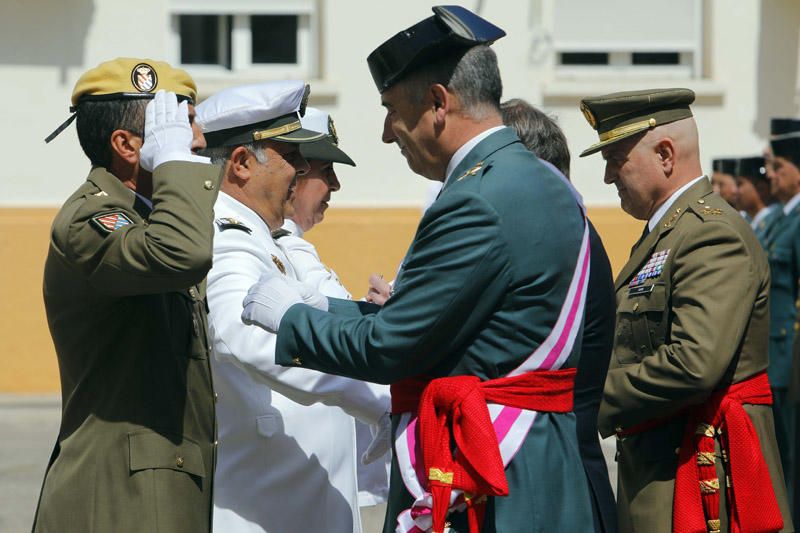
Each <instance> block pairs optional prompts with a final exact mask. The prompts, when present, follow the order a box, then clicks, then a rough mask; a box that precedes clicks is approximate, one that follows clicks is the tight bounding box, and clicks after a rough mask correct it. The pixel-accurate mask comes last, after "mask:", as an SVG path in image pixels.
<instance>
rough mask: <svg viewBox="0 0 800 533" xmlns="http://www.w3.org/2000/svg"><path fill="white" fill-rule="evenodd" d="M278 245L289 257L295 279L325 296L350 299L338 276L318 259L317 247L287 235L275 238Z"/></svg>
mask: <svg viewBox="0 0 800 533" xmlns="http://www.w3.org/2000/svg"><path fill="white" fill-rule="evenodd" d="M277 244H278V246H279V247H280V248H281V250H283V252H284V253H285V254H286V257H288V258H289V262H290V263H292V266H293V267H294V270H295V272H296V273H297V279H298V280H300V281H302V282H303V283H305V284H306V285H310V286H311V287H314V288H315V289H317V290H318V291H319V292H321V293H322V294H324V295H325V296H330V297H332V298H341V299H343V300H351V299H352V297H351V296H350V293H349V292H347V289H345V288H344V286H343V285H342V283H341V282H340V281H339V277H338V276H337V275H336V273H335V272H334V271H333V270H331V269H330V268H328V267H326V266H325V264H324V263H323V262H322V261H321V260H320V258H319V254H318V253H317V249H316V248H314V245H313V244H311V243H310V242H308V241H307V240H305V239H302V238H300V237H295V236H294V235H287V236H286V237H281V238H280V239H278V240H277Z"/></svg>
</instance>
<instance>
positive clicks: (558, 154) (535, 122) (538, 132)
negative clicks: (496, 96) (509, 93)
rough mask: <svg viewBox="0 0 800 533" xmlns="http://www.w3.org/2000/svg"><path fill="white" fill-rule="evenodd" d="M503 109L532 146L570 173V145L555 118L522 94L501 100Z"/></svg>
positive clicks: (509, 122)
mask: <svg viewBox="0 0 800 533" xmlns="http://www.w3.org/2000/svg"><path fill="white" fill-rule="evenodd" d="M500 112H501V114H502V115H503V124H505V125H506V126H509V127H510V128H512V129H513V130H514V131H516V132H517V136H518V137H519V138H520V140H521V141H522V144H524V145H525V147H526V148H527V149H528V150H530V151H531V152H533V153H534V154H536V157H538V158H539V159H543V160H545V161H547V162H548V163H551V164H552V165H553V166H554V167H556V168H557V169H558V170H560V171H561V173H562V174H564V175H565V176H566V177H569V161H570V155H569V146H567V138H566V137H565V136H564V132H563V131H561V128H560V127H558V124H556V121H555V119H553V118H552V117H550V116H548V115H546V114H545V113H543V112H542V111H540V110H539V109H536V108H535V107H533V106H532V105H531V104H529V103H528V102H526V101H525V100H522V99H520V98H512V99H511V100H508V101H507V102H503V103H502V104H500Z"/></svg>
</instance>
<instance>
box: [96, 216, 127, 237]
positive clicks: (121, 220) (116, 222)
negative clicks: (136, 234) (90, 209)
mask: <svg viewBox="0 0 800 533" xmlns="http://www.w3.org/2000/svg"><path fill="white" fill-rule="evenodd" d="M91 220H92V224H94V225H95V227H96V228H97V229H99V230H101V231H103V232H104V233H111V232H113V231H115V230H118V229H119V228H124V227H125V226H129V225H131V224H133V222H132V221H131V219H129V218H128V217H127V216H125V213H122V212H121V211H114V212H113V213H105V214H102V215H97V216H96V217H92V219H91Z"/></svg>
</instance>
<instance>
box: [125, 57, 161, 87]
mask: <svg viewBox="0 0 800 533" xmlns="http://www.w3.org/2000/svg"><path fill="white" fill-rule="evenodd" d="M131 83H132V84H133V87H134V88H135V89H136V90H137V91H139V92H140V93H150V92H153V89H155V88H156V85H158V75H157V74H156V71H155V69H153V67H151V66H150V65H148V64H147V63H139V64H138V65H136V66H135V67H133V70H132V71H131Z"/></svg>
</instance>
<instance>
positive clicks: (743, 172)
mask: <svg viewBox="0 0 800 533" xmlns="http://www.w3.org/2000/svg"><path fill="white" fill-rule="evenodd" d="M733 175H734V177H735V178H736V186H737V187H738V189H739V207H740V208H741V209H742V211H744V212H745V214H746V215H747V217H746V218H745V219H746V220H748V221H749V222H750V227H751V228H753V232H754V233H755V234H756V237H758V241H759V242H760V243H761V246H763V247H764V248H766V247H767V234H768V233H769V232H770V230H771V227H772V224H774V223H775V220H776V217H775V216H774V214H775V212H776V211H780V206H779V205H778V203H777V202H775V200H774V198H773V197H772V194H771V193H770V183H769V179H767V171H766V163H765V160H764V158H763V157H761V156H755V157H743V158H741V159H737V160H736V169H735V171H734V174H733Z"/></svg>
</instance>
